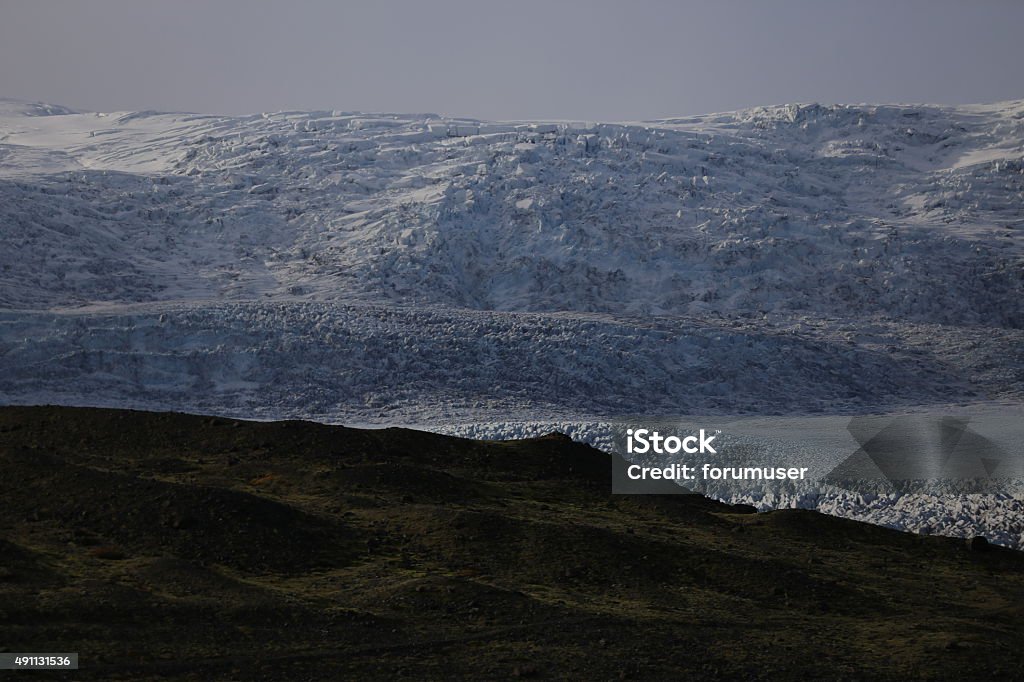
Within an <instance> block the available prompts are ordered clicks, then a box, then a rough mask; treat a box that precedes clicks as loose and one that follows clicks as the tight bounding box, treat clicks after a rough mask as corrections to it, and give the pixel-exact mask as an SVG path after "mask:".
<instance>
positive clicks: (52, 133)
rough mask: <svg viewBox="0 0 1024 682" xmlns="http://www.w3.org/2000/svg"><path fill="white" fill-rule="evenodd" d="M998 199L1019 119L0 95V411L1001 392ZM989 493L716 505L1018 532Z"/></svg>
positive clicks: (555, 424)
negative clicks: (556, 115) (148, 104)
mask: <svg viewBox="0 0 1024 682" xmlns="http://www.w3.org/2000/svg"><path fill="white" fill-rule="evenodd" d="M1022 210H1024V102H1004V103H997V104H991V105H974V106H965V107H955V108H950V107H936V106H922V105H913V106H910V105H907V106H901V105H885V106H869V105H859V106H821V105H787V106H773V107H760V108H756V109H751V110H745V111H738V112H727V113H719V114H711V115H707V116H693V117H687V118H675V119H665V120H659V121H643V122H620V123H590V122H586V123H582V122H566V121H562V122H560V121H535V122H523V121H477V120H471V119H461V118H458V119H457V118H446V117H441V116H438V115H436V114H430V113H415V114H391V113H360V112H343V111H320V112H277V113H264V114H259V115H253V116H243V117H227V116H206V115H199V114H191V113H163V112H113V113H94V112H76V111H73V110H70V109H67V108H64V107H57V106H52V105H46V104H30V103H22V102H16V101H11V100H0V402H3V403H38V402H53V403H67V404H96V405H116V406H134V407H149V408H156V409H180V410H191V411H202V412H211V413H214V412H216V413H222V414H229V415H236V416H241V417H258V418H274V417H306V418H313V419H318V420H322V421H328V422H344V423H351V424H355V423H359V424H403V425H411V426H418V427H420V428H429V429H434V430H439V431H448V432H453V433H462V434H465V435H471V436H475V437H508V436H519V435H527V434H538V433H543V432H546V431H550V430H552V429H554V428H558V429H560V430H564V431H567V432H569V433H571V434H572V435H574V437H577V438H580V439H581V440H588V441H590V442H594V443H597V444H601V443H602V442H604V441H602V438H604V437H605V436H603V435H602V434H606V433H607V424H609V423H610V422H611V421H613V420H615V419H618V418H620V417H622V415H625V414H634V415H643V414H653V415H662V414H685V413H698V412H699V413H713V414H723V415H724V414H754V415H774V414H800V415H828V414H854V413H858V412H864V411H880V412H885V411H899V410H908V409H924V408H927V407H928V406H936V405H945V406H948V405H962V406H964V407H963V408H962V409H964V410H967V411H970V410H978V409H981V408H983V407H985V406H990V405H993V404H998V405H1007V406H1011V407H1012V406H1015V405H1019V404H1020V402H1021V399H1022V385H1021V379H1022V367H1024V338H1022V337H1024V331H1022V327H1024V305H1022V301H1024V254H1022V240H1021V238H1020V230H1021V229H1022V227H1024V213H1022ZM1008 486H1009V487H1008V488H1007V491H1008V492H1005V493H1002V496H1001V497H1000V495H996V494H986V495H980V496H974V497H967V496H953V497H950V496H945V497H941V499H940V498H939V497H937V496H936V495H931V494H930V493H929V492H928V490H923V491H920V492H915V493H908V494H905V495H901V496H900V497H899V498H892V499H890V498H888V497H878V498H876V499H874V500H872V501H870V502H868V501H865V500H864V499H863V498H862V497H856V496H853V495H851V494H847V493H846V492H844V491H841V490H828V491H824V492H823V491H820V490H815V491H811V490H809V489H807V490H805V489H800V490H794V491H789V492H785V491H774V492H773V491H767V492H765V491H755V490H746V491H722V492H721V494H722V495H723V496H729V497H730V499H737V500H750V501H754V502H755V503H756V504H758V506H761V507H764V508H766V507H768V506H793V505H796V506H813V507H815V508H819V509H822V510H824V511H828V512H830V513H836V514H840V515H848V516H856V517H858V518H866V519H868V520H872V521H875V522H879V523H884V524H888V525H894V526H899V527H907V528H921V529H929V530H932V531H933V532H944V533H951V534H968V533H974V532H985V533H987V534H989V535H991V536H992V537H994V538H997V539H998V540H999V541H1000V542H1004V543H1006V544H1014V545H1016V544H1019V542H1020V525H1019V524H1020V521H1019V519H1020V514H1019V505H1020V504H1021V498H1020V495H1019V493H1018V492H1017V491H1018V490H1019V489H1018V488H1014V487H1013V486H1012V485H1010V484H1008ZM755 495H760V497H758V498H757V499H756V500H754V497H753V496H755ZM957 505H959V506H957ZM933 517H934V518H935V519H936V520H935V521H931V520H930V519H932V518H933ZM950 519H954V520H953V521H950ZM1014 524H1017V525H1016V526H1014ZM1014 528H1016V531H1015V530H1014Z"/></svg>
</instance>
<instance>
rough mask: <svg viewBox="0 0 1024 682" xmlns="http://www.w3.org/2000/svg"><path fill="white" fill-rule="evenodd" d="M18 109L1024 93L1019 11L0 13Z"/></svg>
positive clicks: (320, 3) (528, 4)
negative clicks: (27, 103) (37, 104)
mask: <svg viewBox="0 0 1024 682" xmlns="http://www.w3.org/2000/svg"><path fill="white" fill-rule="evenodd" d="M0 97H12V98H17V99H27V100H42V101H46V102H51V103H56V104H65V105H68V106H72V107H79V108H84V109H91V110H98V111H113V110H125V109H160V110H179V111H180V110H186V111H200V112H209V113H229V114H233V113H255V112H261V111H276V110H282V109H342V110H362V111H395V112H437V113H442V114H450V115H462V116H473V117H479V118H489V119H544V118H548V119H585V120H625V119H643V118H656V117H665V116H673V115H685V114H699V113H709V112H714V111H725V110H731V109H737V108H742V107H748V106H755V105H760V104H779V103H788V102H812V101H817V102H822V103H835V102H842V103H860V102H914V103H917V102H934V103H945V104H956V103H965V102H982V101H994V100H1002V99H1019V98H1024V2H1021V1H1020V0H973V1H968V0H964V1H962V2H950V1H943V0H884V1H878V0H850V1H848V2H841V1H839V0H834V1H824V0H813V1H807V2H804V1H799V0H779V1H776V2H771V1H768V0H761V1H758V2H740V1H738V0H735V1H732V0H724V1H723V0H701V1H700V2H688V1H685V0H677V1H675V2H657V1H654V0H651V1H644V0H631V1H626V0H622V1H621V2H606V1H603V0H546V1H544V2H532V1H528V0H527V1H524V0H516V1H514V2H508V1H506V2H489V1H487V0H476V1H475V2H463V1H460V0H421V1H419V2H413V1H410V2H389V1H386V0H375V1H368V2H355V1H351V2H344V1H342V0H290V1H289V2H273V3H271V2H256V1H253V0H248V1H242V0H221V1H218V0H205V1H200V0H174V1H172V0H166V1H164V2H159V3H158V2H150V1H146V0H68V1H63V2H61V1H56V0H31V1H28V0H24V1H22V0H0Z"/></svg>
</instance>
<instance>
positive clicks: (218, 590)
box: [0, 407, 1024, 680]
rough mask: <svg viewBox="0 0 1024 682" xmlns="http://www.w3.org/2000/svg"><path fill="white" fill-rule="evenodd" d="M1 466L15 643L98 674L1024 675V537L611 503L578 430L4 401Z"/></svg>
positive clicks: (0, 596)
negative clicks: (473, 434) (516, 434)
mask: <svg viewBox="0 0 1024 682" xmlns="http://www.w3.org/2000/svg"><path fill="white" fill-rule="evenodd" d="M0 467H2V476H0V647H3V648H5V649H6V650H7V651H26V652H28V651H77V652H79V654H80V661H81V664H80V665H81V669H80V670H79V671H78V673H77V674H76V675H75V677H74V679H85V680H93V679H94V680H118V679H123V680H128V679H130V680H138V679H183V680H207V679H235V680H290V679H295V680H338V679H396V678H402V677H405V678H408V679H431V680H435V679H437V680H440V679H508V678H515V677H525V678H538V679H652V680H662V679H697V680H700V679H773V680H776V679H779V680H806V679H878V680H905V679H949V680H962V679H982V678H983V679H1021V678H1022V677H1024V654H1022V653H1021V652H1022V651H1024V634H1022V633H1024V609H1022V607H1021V606H1020V604H1021V601H1022V600H1021V597H1022V596H1024V571H1022V569H1024V555H1021V554H1020V553H1017V552H1013V551H1010V550H1006V549H1004V548H1001V547H997V546H994V545H990V544H988V543H985V542H984V541H983V539H980V538H978V539H972V540H971V541H969V542H964V541H962V540H953V539H948V538H938V537H921V536H916V535H911V534H905V533H899V532H895V531H892V530H888V529H884V528H879V527H875V526H869V525H865V524H860V523H856V522H852V521H848V520H842V519H836V518H832V517H828V516H823V515H819V514H816V513H813V512H808V511H801V510H786V511H779V512H771V513H761V514H758V513H754V510H752V509H751V508H748V507H745V506H743V505H738V506H730V505H727V504H723V503H720V502H716V501H713V500H709V499H706V498H704V497H701V496H699V495H673V496H622V495H620V496H613V495H612V494H611V492H610V491H611V476H610V474H611V461H610V458H609V457H608V456H607V455H605V454H603V453H601V452H598V451H596V450H593V449H591V448H589V447H587V446H584V445H581V444H578V443H574V442H573V441H571V440H570V439H568V438H566V437H565V436H563V435H560V434H550V435H548V436H544V437H541V438H535V439H530V440H522V441H510V442H485V441H473V440H464V439H459V438H452V437H447V436H440V435H436V434H431V433H426V432H420V431H413V430H408V429H382V430H356V429H349V428H344V427H338V426H325V425H321V424H314V423H310V422H303V421H285V422H248V421H240V420H234V419H226V418H220V417H208V416H193V415H186V414H177V413H149V412H136V411H129V410H109V409H91V408H67V407H3V408H0ZM32 677H33V678H34V679H63V676H62V675H59V674H56V673H45V672H36V673H32Z"/></svg>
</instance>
